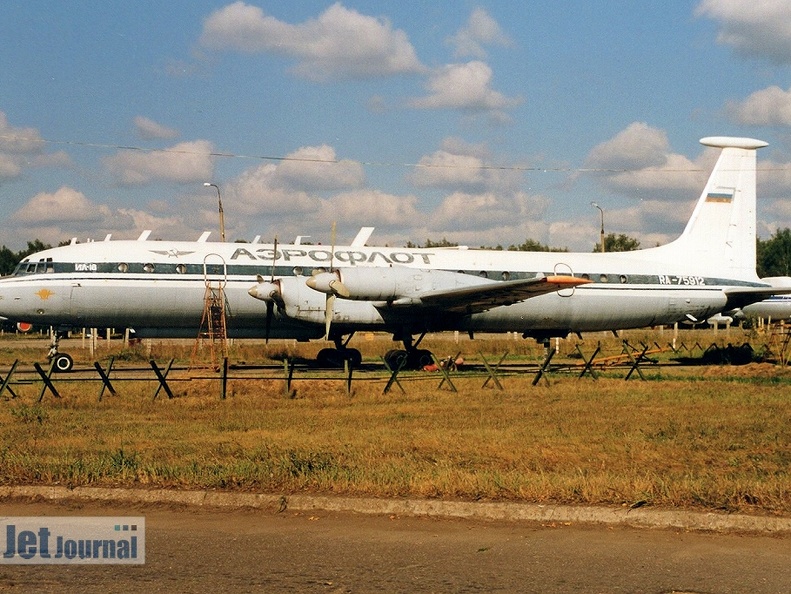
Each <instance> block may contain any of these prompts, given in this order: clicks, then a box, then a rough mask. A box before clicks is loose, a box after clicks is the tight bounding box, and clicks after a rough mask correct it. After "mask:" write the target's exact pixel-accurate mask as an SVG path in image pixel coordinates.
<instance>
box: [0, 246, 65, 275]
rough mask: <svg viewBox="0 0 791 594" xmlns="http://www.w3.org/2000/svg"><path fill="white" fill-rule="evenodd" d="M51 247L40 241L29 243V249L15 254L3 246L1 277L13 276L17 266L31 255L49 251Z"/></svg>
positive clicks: (0, 267)
mask: <svg viewBox="0 0 791 594" xmlns="http://www.w3.org/2000/svg"><path fill="white" fill-rule="evenodd" d="M51 247H52V246H51V245H48V244H46V243H43V242H42V241H41V240H39V239H36V240H33V241H28V242H27V248H26V249H24V250H20V251H18V252H13V251H11V250H10V249H8V248H7V247H6V246H3V247H2V248H0V276H6V275H8V274H11V273H12V272H13V271H14V268H16V265H17V264H18V263H19V262H20V261H21V260H23V259H24V258H27V257H28V256H29V255H30V254H35V253H36V252H40V251H41V250H48V249H49V248H51Z"/></svg>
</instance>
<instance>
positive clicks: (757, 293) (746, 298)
mask: <svg viewBox="0 0 791 594" xmlns="http://www.w3.org/2000/svg"><path fill="white" fill-rule="evenodd" d="M772 295H791V287H787V288H780V287H733V288H730V289H725V296H726V297H727V298H728V302H727V304H726V306H725V307H724V308H723V311H729V310H731V309H740V308H742V307H745V306H747V305H751V304H753V303H758V302H759V301H763V300H764V299H768V298H769V297H771V296H772Z"/></svg>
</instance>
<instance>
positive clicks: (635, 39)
mask: <svg viewBox="0 0 791 594" xmlns="http://www.w3.org/2000/svg"><path fill="white" fill-rule="evenodd" d="M788 14H791V4H789V2H788V0H783V1H780V0H751V1H744V0H696V1H690V2H684V1H671V2H639V3H638V2H630V1H626V0H613V1H609V2H595V3H594V2H583V1H565V2H544V1H542V2H534V1H532V0H527V1H525V0H520V1H508V0H492V1H479V2H468V1H466V0H462V1H459V2H454V3H429V2H424V1H413V0H401V1H400V2H375V1H365V2H363V1H356V0H345V1H343V2H337V3H332V2H318V1H296V2H290V3H283V2H274V1H264V0H257V1H255V2H254V1H249V2H241V1H240V2H216V1H202V0H191V1H171V2H164V3H163V2H153V1H147V0H146V1H138V2H120V1H114V0H110V1H107V2H101V3H99V2H90V3H88V2H85V3H82V2H78V3H66V2H55V1H45V0H40V1H36V0H24V1H21V0H19V1H18V0H10V1H9V0H7V1H6V2H4V3H3V4H2V7H0V39H2V40H3V42H2V50H0V217H2V223H1V224H0V244H3V245H6V246H8V247H10V248H12V249H21V248H22V247H24V246H25V245H26V242H27V241H29V240H32V239H41V240H42V241H45V242H48V243H53V244H54V243H57V242H59V241H63V240H66V239H70V238H71V237H78V238H79V239H80V240H81V241H83V240H85V239H87V238H93V239H101V238H103V237H104V236H105V235H106V234H107V233H112V234H113V237H114V238H119V239H120V238H135V237H137V236H138V235H139V234H140V233H141V232H142V231H143V230H145V229H151V230H153V233H152V237H157V238H168V239H194V238H197V237H198V235H199V234H200V233H201V232H203V231H204V230H213V231H214V233H213V235H212V239H214V240H217V239H219V233H218V231H217V229H218V223H217V195H216V192H215V190H214V188H211V187H209V188H206V187H204V186H203V183H204V182H212V183H216V184H217V185H218V186H219V188H220V191H221V194H222V199H223V206H224V210H225V216H226V227H227V236H228V238H229V239H231V240H235V239H247V240H251V239H252V238H253V237H254V236H256V235H260V236H261V237H262V239H263V240H264V241H271V240H272V239H273V238H274V237H275V236H276V235H277V236H278V238H279V240H280V241H281V242H282V241H290V240H291V239H293V237H294V236H296V235H310V236H311V240H312V241H315V242H323V243H327V242H329V241H330V228H331V225H332V222H333V221H335V222H337V228H338V238H337V239H338V241H339V242H341V241H344V240H349V239H351V238H352V237H353V236H354V235H355V233H356V232H357V230H358V229H359V227H361V226H375V227H376V231H375V233H374V236H373V238H372V243H380V244H381V243H387V244H389V245H404V244H405V243H406V242H407V241H413V242H417V243H422V242H424V241H425V240H426V239H432V240H439V239H442V238H447V239H448V240H450V241H454V242H458V243H461V244H467V245H471V246H479V245H487V246H494V245H498V244H499V245H504V246H507V245H509V244H518V243H522V242H524V241H525V240H526V239H534V240H537V241H540V242H542V243H546V244H549V245H551V246H553V247H567V248H569V249H572V250H579V251H591V250H592V249H593V245H594V244H595V243H596V241H597V240H598V231H599V222H600V221H599V211H598V210H596V209H595V208H594V207H592V206H591V202H592V201H595V202H597V203H598V204H599V205H600V206H601V207H602V208H603V209H604V212H605V227H606V231H607V232H614V233H626V234H628V235H631V236H633V237H636V238H638V239H639V240H640V241H641V242H642V245H643V246H644V247H649V246H652V245H656V244H660V243H665V242H667V241H669V240H671V239H673V238H674V237H675V236H676V235H678V233H680V232H681V230H682V229H683V227H684V224H685V222H686V219H687V217H688V216H689V214H690V213H691V210H692V207H693V204H694V202H695V200H696V199H697V197H698V195H699V193H700V191H701V190H702V187H703V183H704V182H705V179H706V177H707V176H708V172H709V170H710V168H711V166H712V164H713V162H714V160H715V159H716V151H712V150H711V149H704V147H702V146H701V145H700V144H699V143H698V140H699V139H700V138H702V137H704V136H714V135H737V136H749V137H754V138H760V139H762V140H766V141H768V142H769V143H770V146H769V147H768V148H766V149H762V151H761V152H760V153H759V169H760V170H762V171H760V172H759V177H758V196H759V212H758V219H759V224H758V229H759V235H760V236H761V237H763V238H768V237H769V236H770V235H771V234H772V233H773V232H774V231H775V230H776V229H782V228H785V227H790V226H791V201H789V200H788V198H789V197H790V196H791V80H789V79H790V78H791V77H790V76H789V75H790V74H791V68H789V66H791V20H789V19H788Z"/></svg>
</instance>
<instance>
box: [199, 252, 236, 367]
mask: <svg viewBox="0 0 791 594" xmlns="http://www.w3.org/2000/svg"><path fill="white" fill-rule="evenodd" d="M210 258H217V259H218V262H216V263H211V262H209V259H210ZM227 283H228V269H227V266H226V264H225V260H223V258H222V256H220V255H219V254H207V255H206V257H205V258H204V259H203V284H204V286H205V290H204V292H203V315H202V316H201V323H200V328H199V329H198V336H197V338H196V339H195V345H194V347H193V349H192V357H191V360H190V369H193V368H197V367H201V365H199V364H198V363H199V361H198V354H199V352H200V351H201V347H202V346H203V345H204V344H207V345H208V346H209V364H210V366H211V367H212V368H214V369H219V367H220V362H221V361H222V360H224V359H225V358H226V357H227V356H228V328H227V325H226V313H227V311H228V301H227V299H226V297H225V286H226V284H227ZM204 366H205V365H204Z"/></svg>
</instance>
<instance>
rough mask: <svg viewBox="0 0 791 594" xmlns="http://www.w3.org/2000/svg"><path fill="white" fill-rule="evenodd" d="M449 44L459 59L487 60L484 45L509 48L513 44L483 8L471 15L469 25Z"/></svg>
mask: <svg viewBox="0 0 791 594" xmlns="http://www.w3.org/2000/svg"><path fill="white" fill-rule="evenodd" d="M448 43H450V44H451V45H452V46H453V47H454V48H455V49H454V56H456V57H457V58H462V57H467V56H469V57H473V58H485V57H486V50H485V49H484V47H483V46H484V45H502V46H509V45H512V43H513V42H512V41H511V39H510V38H509V37H508V35H506V34H505V33H504V32H503V30H502V29H501V28H500V25H499V24H498V23H497V21H495V20H494V19H493V18H492V17H491V16H490V15H489V13H487V12H486V11H485V10H484V9H482V8H476V9H475V10H473V11H472V13H471V14H470V18H469V20H468V21H467V24H466V25H465V26H464V27H462V28H461V29H460V30H459V31H458V32H457V33H456V34H455V35H453V36H451V37H449V38H448Z"/></svg>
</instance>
